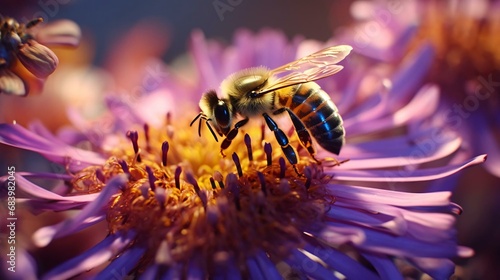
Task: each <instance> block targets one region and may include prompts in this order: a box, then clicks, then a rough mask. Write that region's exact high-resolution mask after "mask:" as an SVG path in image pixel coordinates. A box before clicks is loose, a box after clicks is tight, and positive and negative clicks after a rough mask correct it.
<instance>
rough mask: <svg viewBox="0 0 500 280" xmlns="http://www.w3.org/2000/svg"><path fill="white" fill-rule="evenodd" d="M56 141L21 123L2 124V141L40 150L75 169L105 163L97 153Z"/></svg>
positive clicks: (0, 127) (54, 159) (43, 153)
mask: <svg viewBox="0 0 500 280" xmlns="http://www.w3.org/2000/svg"><path fill="white" fill-rule="evenodd" d="M54 141H55V140H54V139H51V140H47V139H46V138H44V137H41V136H39V135H37V134H35V133H33V132H32V131H29V130H27V129H26V128H24V127H22V126H20V125H16V124H0V143H3V144H6V145H10V146H14V147H18V148H21V149H26V150H30V151H34V152H38V153H40V154H41V155H43V156H45V157H47V158H48V159H50V160H52V161H54V162H57V163H59V164H64V165H68V167H69V168H70V169H73V170H81V169H82V168H84V167H85V166H88V165H96V164H97V165H100V164H103V163H104V159H103V157H102V156H101V155H99V154H97V153H94V152H91V151H85V150H82V149H78V148H74V147H71V146H68V145H66V144H65V143H63V142H61V141H56V142H54Z"/></svg>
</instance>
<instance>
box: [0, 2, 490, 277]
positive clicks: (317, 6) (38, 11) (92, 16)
mask: <svg viewBox="0 0 500 280" xmlns="http://www.w3.org/2000/svg"><path fill="white" fill-rule="evenodd" d="M353 2H354V1H351V0H349V1H329V0H316V1H314V2H308V3H307V4H306V2H305V1H301V0H275V1H265V0H257V1H249V0H215V1H212V0H211V1H180V0H176V1H160V0H140V1H139V0H133V1H119V0H109V1H98V0H87V1H72V0H47V1H38V0H37V1H13V0H2V4H1V10H0V14H1V15H3V16H10V17H14V18H16V19H18V20H19V21H21V22H22V21H27V20H29V19H32V18H34V17H43V18H44V20H45V21H46V22H51V21H54V20H57V19H63V18H65V19H71V20H73V21H75V22H76V23H77V24H78V25H79V26H80V27H81V29H82V32H83V40H82V44H81V46H80V47H79V49H77V50H70V51H66V50H56V52H57V54H58V56H59V57H60V60H61V65H64V64H65V63H66V64H73V65H86V67H99V68H102V69H106V70H109V68H111V67H113V66H112V65H113V64H112V63H110V60H113V59H118V60H120V59H122V60H126V59H132V58H131V56H132V55H131V54H129V53H121V52H115V50H116V49H117V48H116V46H117V44H124V43H125V44H129V43H133V42H126V41H125V42H124V41H123V40H122V38H124V35H126V34H127V33H129V32H133V30H136V29H135V28H136V27H137V26H138V25H141V24H149V25H150V26H151V32H149V33H146V35H147V36H143V39H144V40H147V41H148V42H149V40H150V42H149V43H150V45H151V46H150V47H151V54H157V55H158V56H160V57H162V59H163V60H164V61H165V62H166V63H171V62H174V61H175V59H176V58H177V57H179V56H180V55H182V54H183V53H185V52H186V51H187V50H188V42H189V39H190V36H191V34H192V32H193V31H194V30H201V31H203V33H204V34H205V37H206V38H210V39H218V40H221V41H223V42H227V43H230V42H231V40H232V37H233V35H234V32H235V31H237V30H239V29H241V28H246V29H250V30H252V31H259V30H261V29H263V28H274V29H278V30H282V31H283V32H284V33H285V34H286V35H287V36H288V38H289V39H292V38H293V37H294V36H297V35H299V36H303V37H305V38H308V39H317V40H321V41H326V40H328V39H329V38H331V37H332V36H333V35H334V34H335V33H336V31H337V30H338V28H340V27H346V26H352V25H353V24H354V21H355V19H354V18H353V16H352V6H351V5H352V3H353ZM375 2H376V1H375ZM389 2H391V1H389ZM392 2H398V1H392ZM399 2H401V1H399ZM451 2H453V1H451ZM454 2H457V1H454ZM467 2H472V3H475V2H473V1H467ZM497 6H498V5H497ZM497 28H498V27H497ZM496 36H498V34H496ZM143 43H144V42H143ZM146 45H148V44H146ZM71 51H73V52H76V53H77V55H75V53H71ZM58 71H62V70H59V69H58ZM98 75H99V74H98ZM103 75H104V76H105V74H104V73H103ZM49 80H50V78H49ZM103 87H104V85H103ZM89 91H92V88H91V89H89ZM498 91H499V88H496V94H497V95H498ZM457 98H458V100H463V98H464V97H463V96H460V97H457ZM60 99H61V97H60V96H57V95H55V94H51V93H50V92H47V93H44V94H40V95H34V96H30V97H29V98H18V97H10V96H5V95H1V96H0V110H2V111H1V112H0V121H1V122H11V121H12V120H13V119H14V118H15V119H16V120H17V121H18V122H19V123H21V124H27V123H29V122H30V121H31V120H32V119H33V116H34V115H35V112H36V111H38V110H42V109H41V108H40V106H41V105H40V104H48V103H51V104H59V105H60V110H58V109H55V110H50V111H49V112H44V113H43V114H40V116H39V117H38V118H39V119H40V120H41V121H42V122H43V123H44V124H46V125H47V126H48V127H49V129H51V130H52V131H56V130H58V129H59V128H61V127H62V126H64V125H66V124H67V123H68V120H67V117H66V111H65V109H64V107H63V106H64V102H65V101H64V102H61V100H60ZM52 108H54V107H52ZM55 108H58V107H57V106H55ZM23 112H27V113H26V114H23ZM91 113H92V112H90V113H89V114H91ZM479 113H480V110H479V111H476V112H474V114H479ZM472 119H473V118H470V120H472ZM492 129H496V131H495V132H496V133H498V126H493V128H492ZM477 137H480V135H477ZM0 153H1V155H2V156H1V158H0V170H6V169H7V166H10V165H15V166H16V167H17V168H18V170H32V171H50V172H53V171H54V170H56V171H57V169H58V168H59V169H60V167H57V166H54V165H50V164H48V163H47V164H40V162H46V161H44V159H43V158H41V157H40V156H38V155H35V154H32V153H20V152H19V151H17V150H15V149H12V148H9V147H5V146H0ZM0 174H2V175H3V171H2V172H0ZM499 188H500V180H499V178H498V177H495V176H494V175H492V174H490V173H489V172H487V171H486V170H484V168H481V167H473V168H470V169H468V170H466V171H465V172H464V173H463V176H462V177H461V178H460V180H459V186H458V187H457V189H456V192H455V193H454V195H453V199H452V200H453V201H454V202H456V203H457V204H459V205H461V206H462V207H463V208H464V213H463V214H462V215H461V216H460V217H458V222H457V223H458V224H457V228H458V237H459V244H461V245H465V246H469V247H472V248H473V249H474V250H475V251H476V255H475V256H474V257H473V258H471V259H467V260H457V263H458V267H457V270H456V274H457V277H458V279H499V277H500V273H499V271H498V270H500V268H498V264H499V263H500V226H498V221H500V203H499V202H500V190H499ZM36 227H37V226H36V225H34V226H33V228H36ZM60 257H61V256H60ZM60 257H59V258H60Z"/></svg>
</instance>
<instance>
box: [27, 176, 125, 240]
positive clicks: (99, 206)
mask: <svg viewBox="0 0 500 280" xmlns="http://www.w3.org/2000/svg"><path fill="white" fill-rule="evenodd" d="M127 181H128V179H127V176H126V175H124V174H120V175H117V176H115V177H113V178H112V179H110V180H109V182H108V183H107V184H106V186H105V187H104V189H103V190H102V191H101V192H100V193H99V196H98V197H97V198H96V199H95V200H94V201H92V202H91V203H89V204H87V206H86V207H85V208H84V209H83V210H82V211H80V212H79V213H78V214H77V215H76V216H74V217H72V218H71V219H68V220H65V221H63V222H61V223H59V224H56V225H53V226H47V227H43V228H41V229H39V230H37V231H36V232H35V234H34V235H33V240H34V242H35V244H36V245H37V246H39V247H43V246H46V245H47V244H49V243H50V242H51V241H52V240H53V239H54V238H58V237H62V236H66V235H69V234H72V233H74V232H78V231H80V230H82V229H84V228H87V227H88V226H90V225H93V224H95V223H97V222H99V221H100V220H102V219H103V218H104V215H103V213H102V211H103V209H104V207H105V205H107V203H108V202H109V199H110V198H111V197H112V196H113V195H115V194H116V193H117V192H119V191H120V188H121V187H122V186H123V185H124V184H125V183H126V182H127Z"/></svg>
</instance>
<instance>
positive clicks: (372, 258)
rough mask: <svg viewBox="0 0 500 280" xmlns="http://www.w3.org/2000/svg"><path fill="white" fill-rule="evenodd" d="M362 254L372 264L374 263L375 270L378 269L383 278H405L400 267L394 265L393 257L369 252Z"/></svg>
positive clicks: (396, 279)
mask: <svg viewBox="0 0 500 280" xmlns="http://www.w3.org/2000/svg"><path fill="white" fill-rule="evenodd" d="M362 255H363V257H365V258H366V259H367V260H368V261H369V262H370V264H371V265H373V267H374V268H375V270H377V272H378V275H380V278H381V279H394V280H398V279H401V280H403V276H402V275H401V271H399V269H398V268H397V267H396V266H395V265H394V262H393V261H392V260H391V257H389V256H383V255H375V254H368V253H364V254H362Z"/></svg>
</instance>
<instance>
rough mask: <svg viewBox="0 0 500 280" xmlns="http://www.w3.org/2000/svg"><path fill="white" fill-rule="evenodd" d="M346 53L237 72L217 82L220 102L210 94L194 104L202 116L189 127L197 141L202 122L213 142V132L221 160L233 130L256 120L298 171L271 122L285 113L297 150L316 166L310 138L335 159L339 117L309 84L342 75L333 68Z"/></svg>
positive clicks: (338, 49)
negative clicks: (195, 132)
mask: <svg viewBox="0 0 500 280" xmlns="http://www.w3.org/2000/svg"><path fill="white" fill-rule="evenodd" d="M351 50H352V47H351V46H347V45H341V46H333V47H328V48H325V49H323V50H320V51H318V52H315V53H313V54H310V55H308V56H305V57H303V58H300V59H298V60H295V61H293V62H290V63H288V64H285V65H283V66H281V67H278V68H276V69H272V70H270V69H268V68H266V67H254V68H248V69H244V70H241V71H238V72H236V73H234V74H232V75H230V76H229V77H227V78H226V79H225V80H224V81H223V82H222V83H221V86H220V88H221V90H222V95H223V96H224V97H223V98H219V97H218V96H217V93H216V92H215V91H214V90H209V91H208V92H206V93H205V94H204V95H203V96H202V98H201V100H200V103H199V106H200V108H201V112H200V113H199V114H198V115H197V116H196V117H195V118H194V119H193V121H192V122H191V124H190V126H192V125H193V124H194V123H195V122H196V120H199V124H198V134H199V135H200V136H201V123H202V120H204V121H205V123H206V125H207V127H208V129H209V130H210V132H211V133H212V135H213V136H214V138H215V140H216V141H217V142H218V139H217V135H216V133H215V131H216V132H217V133H218V134H219V135H220V136H221V137H222V136H224V137H225V138H224V140H223V141H222V143H221V154H222V155H223V156H224V150H225V149H227V148H228V147H229V146H230V145H231V142H232V140H233V139H234V138H235V137H236V136H237V134H238V130H239V129H240V128H241V127H242V126H244V125H245V124H246V123H247V122H248V120H249V119H250V118H253V117H258V116H261V117H263V118H264V120H265V122H266V124H267V126H268V127H269V129H270V130H271V131H273V132H274V135H275V137H276V140H277V142H278V143H279V145H280V146H281V149H282V150H283V153H284V155H285V156H286V158H287V159H288V161H289V162H290V164H292V166H293V167H294V169H295V171H297V169H296V167H295V165H296V164H297V162H298V158H297V153H296V151H295V149H294V148H293V147H292V146H291V145H290V143H289V140H288V137H287V135H286V134H285V133H284V132H283V131H282V130H281V129H280V128H279V127H278V125H277V123H276V122H275V121H274V120H273V118H272V117H271V116H275V115H280V114H282V113H285V112H286V113H288V115H289V116H290V119H291V120H292V124H293V125H294V127H295V131H296V133H297V135H298V138H299V141H300V143H301V145H302V146H303V147H304V148H306V150H307V151H308V153H309V155H310V156H311V157H312V158H313V159H314V160H315V161H316V162H318V163H320V161H318V160H317V159H316V158H315V157H314V156H315V154H316V151H315V149H314V147H313V144H312V139H311V135H312V136H313V137H314V138H315V139H316V141H317V142H318V144H319V145H320V146H321V147H323V148H324V149H325V150H327V151H329V152H331V153H334V154H336V155H338V154H339V153H340V149H341V148H342V146H343V145H344V143H345V131H344V127H343V121H342V117H341V116H340V114H339V112H338V109H337V106H336V105H335V104H334V103H333V101H332V100H331V98H330V96H329V95H328V94H327V93H326V92H325V91H324V90H322V89H321V87H320V86H319V85H318V84H317V83H315V82H314V81H316V80H319V79H322V78H325V77H328V76H331V75H333V74H335V73H337V72H339V71H340V70H342V69H343V66H341V65H337V63H338V62H340V61H342V60H343V59H344V58H345V57H346V56H347V55H348V54H349V53H350V51H351ZM238 117H239V118H238ZM233 123H234V125H233ZM211 124H212V125H211ZM212 126H213V128H212ZM214 128H215V131H214Z"/></svg>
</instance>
